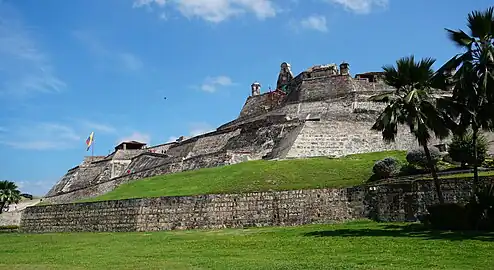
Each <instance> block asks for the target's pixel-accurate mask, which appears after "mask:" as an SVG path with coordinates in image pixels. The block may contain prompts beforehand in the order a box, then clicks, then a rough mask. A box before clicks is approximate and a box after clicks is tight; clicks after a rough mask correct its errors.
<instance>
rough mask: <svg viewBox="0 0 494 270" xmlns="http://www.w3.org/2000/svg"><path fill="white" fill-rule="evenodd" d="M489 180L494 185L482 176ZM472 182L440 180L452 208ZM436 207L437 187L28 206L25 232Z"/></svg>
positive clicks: (389, 217)
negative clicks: (453, 203)
mask: <svg viewBox="0 0 494 270" xmlns="http://www.w3.org/2000/svg"><path fill="white" fill-rule="evenodd" d="M482 181H484V182H491V183H492V182H493V178H492V177H484V178H483V179H482ZM471 184H472V183H471V179H447V180H442V188H443V193H444V195H445V199H446V201H447V202H465V201H466V200H467V199H468V197H469V196H470V195H471V190H472V189H471ZM435 202H437V199H436V193H435V190H434V188H433V183H432V181H428V180H420V181H404V182H397V183H386V184H370V185H362V186H357V187H351V188H342V189H311V190H290V191H270V192H256V193H243V194H209V195H199V196H181V197H160V198H143V199H128V200H119V201H104V202H92V203H73V204H57V205H45V206H34V207H28V208H26V209H25V210H24V212H23V214H22V217H21V231H23V232H29V233H39V232H78V231H87V232H102V231H160V230H177V229H217V228H243V227H253V226H255V227H261V226H294V225H304V224H312V223H332V222H337V221H347V220H353V219H361V218H372V219H375V220H378V221H416V220H417V217H418V215H420V214H423V213H424V212H425V209H426V206H428V205H431V204H434V203H435Z"/></svg>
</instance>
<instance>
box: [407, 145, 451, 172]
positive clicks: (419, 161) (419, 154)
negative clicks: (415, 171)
mask: <svg viewBox="0 0 494 270" xmlns="http://www.w3.org/2000/svg"><path fill="white" fill-rule="evenodd" d="M429 152H430V153H431V157H432V162H433V163H434V165H437V163H438V162H439V161H440V160H441V159H442V155H441V152H439V149H437V148H436V147H430V148H429ZM406 159H407V161H408V163H410V164H411V165H414V166H417V167H421V168H427V162H428V161H427V156H426V155H425V151H424V149H414V150H410V151H408V153H407V156H406Z"/></svg>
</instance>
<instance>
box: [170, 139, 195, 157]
mask: <svg viewBox="0 0 494 270" xmlns="http://www.w3.org/2000/svg"><path fill="white" fill-rule="evenodd" d="M196 141H197V139H195V138H191V139H188V140H186V141H183V142H181V143H179V144H176V145H173V146H171V147H170V148H168V151H166V154H167V155H169V156H172V157H183V158H185V157H187V156H188V155H189V154H190V151H192V149H194V145H195V143H196Z"/></svg>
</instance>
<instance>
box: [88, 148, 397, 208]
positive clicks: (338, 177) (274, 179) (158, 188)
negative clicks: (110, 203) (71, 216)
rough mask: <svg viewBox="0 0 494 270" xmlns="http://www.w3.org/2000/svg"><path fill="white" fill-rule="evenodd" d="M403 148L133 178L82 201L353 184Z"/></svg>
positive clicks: (363, 178) (250, 162)
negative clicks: (129, 181)
mask: <svg viewBox="0 0 494 270" xmlns="http://www.w3.org/2000/svg"><path fill="white" fill-rule="evenodd" d="M405 154H406V152H404V151H390V152H377V153H367V154H359V155H350V156H347V157H343V158H339V159H329V158H310V159H297V160H283V161H265V160H258V161H249V162H244V163H239V164H235V165H231V166H224V167H216V168H208V169H200V170H196V171H188V172H182V173H176V174H169V175H162V176H155V177H151V178H147V179H143V180H139V181H134V182H131V183H128V184H124V185H122V186H120V187H118V188H116V189H115V190H114V191H112V192H109V193H107V194H105V195H102V196H100V197H97V198H93V199H88V200H84V201H101V200H115V199H127V198H140V197H159V196H183V195H198V194H211V193H242V192H254V191H267V190H270V189H272V190H292V189H306V188H323V187H345V186H352V185H356V184H360V183H362V182H364V181H366V180H367V179H369V177H370V176H371V175H372V166H373V165H374V162H375V161H377V160H379V159H383V158H385V157H389V156H394V157H396V158H398V159H400V160H404V159H405Z"/></svg>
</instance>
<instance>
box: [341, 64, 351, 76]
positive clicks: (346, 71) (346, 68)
mask: <svg viewBox="0 0 494 270" xmlns="http://www.w3.org/2000/svg"><path fill="white" fill-rule="evenodd" d="M340 75H350V64H348V63H347V62H343V63H341V64H340Z"/></svg>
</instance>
